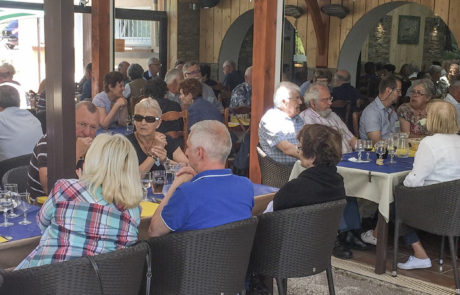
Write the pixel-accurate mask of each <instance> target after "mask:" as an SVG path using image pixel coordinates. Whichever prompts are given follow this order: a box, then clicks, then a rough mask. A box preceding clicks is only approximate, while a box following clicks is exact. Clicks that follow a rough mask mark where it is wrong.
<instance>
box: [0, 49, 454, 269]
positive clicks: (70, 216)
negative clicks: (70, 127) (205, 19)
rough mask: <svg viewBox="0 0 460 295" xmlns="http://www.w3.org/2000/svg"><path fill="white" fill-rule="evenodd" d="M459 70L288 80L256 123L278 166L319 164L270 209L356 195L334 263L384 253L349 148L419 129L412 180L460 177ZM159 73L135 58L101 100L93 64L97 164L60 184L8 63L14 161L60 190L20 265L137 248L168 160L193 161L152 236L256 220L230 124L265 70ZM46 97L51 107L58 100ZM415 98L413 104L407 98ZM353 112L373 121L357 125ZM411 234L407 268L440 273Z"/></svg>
mask: <svg viewBox="0 0 460 295" xmlns="http://www.w3.org/2000/svg"><path fill="white" fill-rule="evenodd" d="M456 65H457V66H456V72H455V66H454V64H453V65H452V66H451V67H452V68H453V69H452V71H450V70H449V72H448V74H446V75H442V69H440V68H441V67H440V66H438V65H433V66H431V67H430V68H429V69H428V70H427V72H426V73H424V74H423V75H421V76H420V77H418V76H417V78H420V79H413V77H412V76H413V73H412V72H410V69H405V70H404V71H403V69H401V75H400V76H397V75H394V74H393V73H390V72H391V71H392V70H393V71H394V69H392V68H391V67H386V69H385V73H383V74H381V75H380V74H377V72H376V71H375V67H374V70H372V65H369V64H366V68H365V69H366V74H365V75H363V77H362V79H360V83H361V84H360V87H358V88H354V87H353V86H351V83H350V80H351V79H350V74H349V72H348V71H346V70H345V69H340V70H338V71H337V72H336V73H335V74H334V75H332V74H331V73H330V72H329V71H327V70H324V69H318V70H317V71H316V72H315V73H314V77H313V79H312V80H311V81H306V82H304V83H303V84H301V85H300V86H299V85H297V84H294V83H292V82H288V81H283V82H281V83H279V85H278V86H277V87H276V89H275V91H274V95H273V105H274V107H273V108H271V109H269V110H268V111H267V112H266V113H265V114H264V115H263V117H262V118H261V120H260V122H257V123H256V124H258V125H259V130H258V139H259V144H260V147H261V148H262V150H263V151H264V152H265V153H266V154H267V155H268V157H270V158H272V159H273V160H274V161H276V162H278V163H281V164H285V165H293V164H294V163H295V162H296V161H300V165H301V166H302V167H304V168H305V169H306V170H305V171H303V172H302V173H300V174H299V175H298V176H297V177H296V178H295V179H293V180H291V181H289V182H288V183H286V184H285V185H284V186H283V187H282V188H281V189H280V190H279V191H278V192H277V193H276V195H275V197H274V200H273V203H272V204H270V205H269V207H268V208H267V211H270V210H282V209H287V208H291V207H298V206H306V205H310V204H316V203H322V202H328V201H332V200H337V199H345V200H346V207H345V209H344V212H343V215H342V218H341V221H340V224H339V227H338V234H337V241H336V244H335V247H334V249H333V255H334V256H336V257H338V258H342V259H350V258H352V257H353V253H352V251H351V250H352V249H357V250H367V249H369V248H370V246H369V244H373V245H375V244H376V243H377V237H376V236H375V231H372V230H370V231H366V232H362V230H361V217H360V214H359V208H358V203H357V200H356V198H354V197H353V196H347V195H346V192H345V188H344V182H343V178H342V176H340V175H339V174H338V173H337V167H336V166H337V164H338V163H339V162H340V161H341V159H342V155H343V154H346V153H350V152H352V151H353V150H354V148H355V145H356V142H357V140H358V138H360V139H369V140H371V141H372V142H373V143H376V142H378V141H380V140H384V139H386V138H388V137H389V136H390V134H392V133H396V132H405V133H407V134H408V135H409V137H423V140H421V142H420V146H419V151H418V152H417V154H416V156H415V161H414V168H413V170H412V172H411V173H410V174H409V175H408V176H407V177H406V179H405V181H404V185H406V186H423V185H428V184H432V183H438V182H444V181H449V180H453V179H459V178H460V156H458V155H460V153H459V151H460V137H459V136H458V135H457V133H458V131H459V122H460V121H459V120H460V116H459V115H458V114H459V112H460V88H459V87H460V81H458V80H457V78H458V64H456ZM147 67H148V70H147V71H144V69H143V68H142V66H141V65H139V64H136V63H133V64H129V63H128V62H121V63H120V64H119V65H118V69H117V71H112V72H109V73H107V74H106V75H105V77H104V89H103V91H101V92H99V93H97V94H96V95H94V97H92V94H91V71H92V70H91V64H89V65H88V66H87V67H86V73H85V77H84V79H82V81H81V83H80V87H81V92H80V93H81V95H80V101H79V102H78V103H76V105H75V136H76V155H75V162H76V163H77V162H79V161H80V162H83V166H82V168H81V169H77V171H76V174H75V177H74V179H61V180H58V181H57V182H56V183H55V184H50V183H48V172H47V157H48V153H47V136H48V135H47V134H44V133H43V129H42V127H43V126H42V124H41V122H40V120H39V119H37V118H36V117H35V116H34V115H33V114H32V113H31V112H29V111H28V110H25V108H26V107H23V101H22V99H21V91H22V90H18V87H15V86H14V85H18V83H15V82H14V80H12V77H13V75H14V69H13V70H11V68H10V67H9V66H4V65H2V66H0V78H2V77H8V79H9V80H5V81H3V82H2V81H0V128H1V129H0V130H2V131H0V161H2V160H5V159H9V158H13V157H16V156H20V155H24V154H29V153H31V154H32V156H31V159H30V166H29V171H28V191H29V192H30V196H31V198H32V199H33V200H35V199H36V198H37V197H39V196H48V198H47V200H46V201H45V203H44V204H43V206H42V208H41V210H40V212H39V213H38V216H37V222H38V225H39V227H40V229H41V230H42V237H41V240H40V243H39V245H38V246H37V247H36V248H35V249H34V250H33V251H32V252H31V253H30V255H29V256H28V257H27V258H26V259H25V260H24V261H22V262H21V264H20V265H19V266H18V267H17V269H20V268H27V267H32V266H38V265H43V264H49V263H54V262H59V261H65V260H69V259H72V258H76V257H81V256H87V255H96V254H99V253H105V252H109V251H113V250H115V249H118V248H122V247H126V246H129V245H132V244H133V243H134V242H135V241H136V240H137V235H138V226H139V223H140V207H139V204H140V202H141V200H142V197H143V192H142V187H141V183H140V178H141V175H142V174H143V173H145V172H149V171H155V170H164V169H165V164H166V163H168V162H176V163H181V164H182V166H183V167H182V168H181V170H180V171H179V172H178V173H177V174H176V177H175V179H174V181H173V183H172V184H171V187H170V188H169V190H168V191H167V193H166V194H165V197H164V199H163V200H162V201H161V203H160V205H159V207H158V209H157V210H156V211H155V213H154V215H153V217H152V218H151V222H150V226H149V230H148V232H149V235H150V236H151V237H155V236H161V235H165V234H168V233H170V232H180V231H187V230H197V229H204V228H209V227H214V226H218V225H222V224H226V223H229V222H233V221H237V220H242V219H246V218H249V217H250V216H251V215H252V208H253V206H254V191H253V186H252V183H251V181H250V180H249V179H248V178H246V177H243V176H238V175H235V174H233V173H232V170H231V169H229V168H226V165H227V158H228V156H229V154H230V153H231V151H232V141H233V138H232V137H233V136H232V134H231V133H230V132H229V130H228V128H227V126H225V125H224V124H223V122H224V121H225V120H224V117H223V114H224V106H225V107H229V108H230V110H235V109H237V108H239V107H248V106H250V105H251V97H252V91H251V87H252V83H253V81H252V67H249V68H248V69H246V71H245V73H244V75H242V74H241V73H240V72H239V71H237V70H236V65H235V63H234V62H233V61H230V60H228V61H225V62H224V64H223V69H222V70H223V72H224V75H225V78H224V81H223V82H222V83H218V82H215V81H213V80H211V79H210V72H209V68H206V67H201V66H200V64H198V63H197V62H194V61H188V62H183V61H178V62H177V63H176V65H175V66H174V68H172V69H170V70H169V71H167V73H166V75H165V77H164V79H163V78H161V77H160V71H161V67H162V65H161V63H160V62H159V60H158V59H157V58H154V57H153V58H150V59H149V60H148V62H147ZM406 68H410V67H409V66H407V67H406ZM5 69H6V70H5ZM203 69H204V70H203ZM5 71H6V72H7V74H5V73H4V72H5ZM202 72H204V73H203V74H204V75H202ZM409 72H410V73H409ZM332 80H333V81H334V82H333V85H331V81H332ZM403 87H406V88H405V89H403ZM42 88H43V86H42ZM366 91H367V92H366ZM375 91H376V92H375ZM374 92H375V93H374ZM41 93H43V96H42V102H41V105H42V106H43V105H46V94H45V93H44V90H43V91H42V92H41ZM373 94H375V97H371V95H373ZM402 95H404V96H407V98H408V101H407V102H401V100H402V99H401V97H402ZM441 98H442V99H441ZM25 105H27V103H25ZM395 105H397V108H396V109H395V108H394V106H395ZM181 110H187V111H188V126H185V127H186V128H187V129H188V130H189V131H190V134H189V136H188V138H187V140H186V141H185V142H184V141H183V139H182V141H181V138H180V137H177V136H176V135H175V134H176V133H175V132H177V131H181V130H182V129H183V128H184V122H183V121H182V120H181V119H179V120H177V121H170V122H166V121H163V120H162V119H161V118H162V115H163V114H164V113H166V112H169V111H181ZM42 111H43V108H42ZM352 113H357V114H359V115H360V118H359V121H358V125H357V126H356V128H357V130H355V128H354V127H355V125H356V123H357V122H355V121H354V119H353V116H352V115H351V114H352ZM358 117H359V116H358ZM131 120H132V122H133V124H134V131H133V132H132V133H131V134H128V135H126V136H124V135H113V136H111V135H107V134H99V135H97V134H98V130H99V129H108V128H114V127H118V126H126V125H127V124H129V122H130V121H131ZM45 130H46V129H45ZM248 136H249V134H248ZM247 142H249V141H247ZM136 156H137V157H136ZM216 196H218V197H216ZM88 224H90V226H87V225H88ZM405 238H406V242H407V243H408V244H410V245H412V247H413V249H414V256H411V258H409V260H408V261H407V262H406V263H400V264H398V266H399V267H400V268H403V269H412V268H424V267H429V266H431V262H430V259H429V258H428V256H427V254H426V252H425V250H424V249H423V246H422V244H421V243H420V240H419V239H418V237H417V235H416V234H415V232H414V231H409V233H408V234H407V235H406V236H405Z"/></svg>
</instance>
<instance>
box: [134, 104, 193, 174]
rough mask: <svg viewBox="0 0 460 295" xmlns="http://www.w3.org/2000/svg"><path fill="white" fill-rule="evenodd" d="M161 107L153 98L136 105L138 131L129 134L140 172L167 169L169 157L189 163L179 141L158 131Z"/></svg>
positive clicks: (135, 123) (135, 114) (135, 122)
mask: <svg viewBox="0 0 460 295" xmlns="http://www.w3.org/2000/svg"><path fill="white" fill-rule="evenodd" d="M161 115H162V112H161V108H160V105H159V104H158V102H157V101H156V100H154V99H153V98H144V99H142V100H141V101H140V102H139V103H137V104H136V106H135V107H134V116H133V119H134V126H135V127H136V131H134V133H132V134H130V135H128V136H127V137H128V139H129V141H131V143H132V145H133V146H134V149H135V150H136V153H137V158H138V160H139V172H140V173H141V174H144V173H146V172H149V171H154V170H165V168H164V166H163V164H164V163H165V162H166V161H167V159H168V158H169V159H172V160H173V161H175V162H179V163H188V159H187V157H186V156H185V154H184V152H183V151H182V149H181V148H180V146H179V143H178V141H176V140H173V139H172V138H171V137H169V136H167V135H164V134H162V133H160V132H157V131H156V130H157V128H158V127H159V126H160V124H161V119H160V118H161Z"/></svg>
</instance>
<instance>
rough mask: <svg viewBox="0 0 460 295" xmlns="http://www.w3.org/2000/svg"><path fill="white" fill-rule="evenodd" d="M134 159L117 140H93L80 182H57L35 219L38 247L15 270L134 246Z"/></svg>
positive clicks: (137, 192) (138, 192)
mask: <svg viewBox="0 0 460 295" xmlns="http://www.w3.org/2000/svg"><path fill="white" fill-rule="evenodd" d="M139 179H140V176H139V170H138V166H137V157H136V152H135V151H134V148H133V147H132V145H131V144H130V142H129V141H128V140H127V139H126V138H125V137H124V136H122V135H114V136H110V135H107V134H101V135H98V136H97V137H96V138H95V139H94V141H93V143H92V144H91V147H90V148H89V149H88V152H87V154H86V158H85V164H84V166H83V174H82V177H81V178H80V179H79V180H78V179H60V180H58V181H57V182H56V184H55V186H54V188H53V189H52V191H51V193H50V195H49V197H48V199H47V200H46V202H45V203H44V204H43V207H42V208H41V209H40V212H39V213H38V216H37V222H38V226H39V227H40V229H41V230H42V237H41V239H40V243H39V245H38V246H37V247H36V248H35V249H34V250H33V251H32V252H31V253H30V254H29V256H27V257H26V258H25V259H24V260H23V261H22V262H21V263H20V264H19V266H18V267H17V269H21V268H28V267H34V266H39V265H44V264H50V263H54V262H60V261H65V260H70V259H73V258H78V257H82V256H93V255H97V254H100V253H106V252H110V251H114V250H116V249H119V248H123V247H127V246H130V245H132V244H134V242H136V240H137V234H138V229H137V227H138V226H139V223H140V208H139V203H140V201H141V200H142V187H141V184H140V180H139Z"/></svg>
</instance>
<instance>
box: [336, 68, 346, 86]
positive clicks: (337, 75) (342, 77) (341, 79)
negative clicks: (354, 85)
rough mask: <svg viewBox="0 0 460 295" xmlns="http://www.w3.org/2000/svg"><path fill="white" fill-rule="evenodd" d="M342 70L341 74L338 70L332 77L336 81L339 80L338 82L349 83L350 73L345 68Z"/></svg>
mask: <svg viewBox="0 0 460 295" xmlns="http://www.w3.org/2000/svg"><path fill="white" fill-rule="evenodd" d="M342 71H343V74H345V75H343V74H340V72H339V71H337V72H336V73H335V74H334V79H335V80H336V81H340V82H344V83H349V82H350V73H349V72H347V71H345V70H342Z"/></svg>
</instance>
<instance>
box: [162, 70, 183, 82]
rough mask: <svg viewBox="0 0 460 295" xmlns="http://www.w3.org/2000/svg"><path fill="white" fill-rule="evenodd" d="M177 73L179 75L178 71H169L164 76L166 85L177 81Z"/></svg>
mask: <svg viewBox="0 0 460 295" xmlns="http://www.w3.org/2000/svg"><path fill="white" fill-rule="evenodd" d="M179 73H180V70H178V69H172V70H169V71H168V72H167V73H166V76H165V82H166V84H171V83H172V82H173V81H174V80H175V79H177V78H178V75H179Z"/></svg>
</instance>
